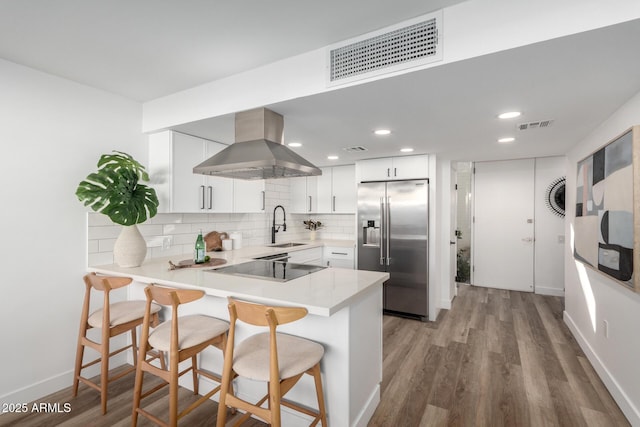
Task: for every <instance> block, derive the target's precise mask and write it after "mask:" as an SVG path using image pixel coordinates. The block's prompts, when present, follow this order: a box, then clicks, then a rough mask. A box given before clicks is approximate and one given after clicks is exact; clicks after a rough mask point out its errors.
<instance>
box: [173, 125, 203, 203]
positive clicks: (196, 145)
mask: <svg viewBox="0 0 640 427" xmlns="http://www.w3.org/2000/svg"><path fill="white" fill-rule="evenodd" d="M172 134H173V136H172V154H173V161H172V176H173V183H172V186H171V187H172V188H171V212H204V211H205V206H206V201H205V197H206V188H205V187H206V186H205V177H204V175H196V174H194V173H193V167H194V166H196V165H197V164H199V163H201V162H202V160H203V159H204V158H205V148H206V147H205V144H204V140H202V139H200V138H195V137H193V136H189V135H185V134H182V133H178V132H172Z"/></svg>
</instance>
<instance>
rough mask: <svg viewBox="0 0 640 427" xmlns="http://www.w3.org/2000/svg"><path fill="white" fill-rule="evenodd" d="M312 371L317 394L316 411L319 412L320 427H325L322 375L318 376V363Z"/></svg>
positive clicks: (325, 415) (325, 416)
mask: <svg viewBox="0 0 640 427" xmlns="http://www.w3.org/2000/svg"><path fill="white" fill-rule="evenodd" d="M311 372H313V380H314V382H315V383H316V394H317V395H318V411H319V412H320V421H321V422H322V427H327V413H326V411H325V409H324V392H323V390H322V377H321V376H320V363H318V364H316V365H315V366H314V367H313V368H311Z"/></svg>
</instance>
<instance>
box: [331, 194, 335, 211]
mask: <svg viewBox="0 0 640 427" xmlns="http://www.w3.org/2000/svg"><path fill="white" fill-rule="evenodd" d="M331 209H332V210H333V212H335V211H336V196H333V205H332V207H331Z"/></svg>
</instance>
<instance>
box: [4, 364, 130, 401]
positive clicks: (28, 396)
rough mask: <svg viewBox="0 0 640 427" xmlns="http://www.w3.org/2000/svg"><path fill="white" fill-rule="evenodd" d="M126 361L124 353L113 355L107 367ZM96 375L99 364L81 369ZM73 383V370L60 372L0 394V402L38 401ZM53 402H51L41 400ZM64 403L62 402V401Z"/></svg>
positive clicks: (89, 375)
mask: <svg viewBox="0 0 640 427" xmlns="http://www.w3.org/2000/svg"><path fill="white" fill-rule="evenodd" d="M126 363H127V360H126V357H125V356H124V355H117V356H114V357H113V358H112V359H111V360H110V362H109V368H110V369H115V368H117V367H119V366H121V365H124V364H126ZM96 375H100V364H97V365H94V366H90V367H88V368H86V369H85V370H83V371H82V376H84V377H87V378H92V377H94V376H96ZM72 385H73V370H69V371H65V372H62V373H60V374H58V375H54V376H52V377H49V378H46V379H44V380H42V381H38V382H36V383H33V384H30V385H28V386H25V387H22V388H19V389H18V390H14V391H11V392H9V393H7V394H4V395H2V396H0V404H5V403H7V404H10V403H14V404H15V403H21V404H22V403H31V402H38V400H39V399H42V398H43V397H44V396H48V395H50V394H52V393H55V392H57V391H60V390H64V389H65V388H67V387H71V386H72ZM80 387H87V386H86V385H82V384H81V385H80ZM71 397H72V396H71V393H69V400H71ZM42 403H53V402H42ZM62 403H64V402H62Z"/></svg>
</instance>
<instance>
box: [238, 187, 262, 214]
mask: <svg viewBox="0 0 640 427" xmlns="http://www.w3.org/2000/svg"><path fill="white" fill-rule="evenodd" d="M264 211H265V182H264V179H252V180H244V179H234V180H233V212H242V213H250V212H258V213H260V212H264Z"/></svg>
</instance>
